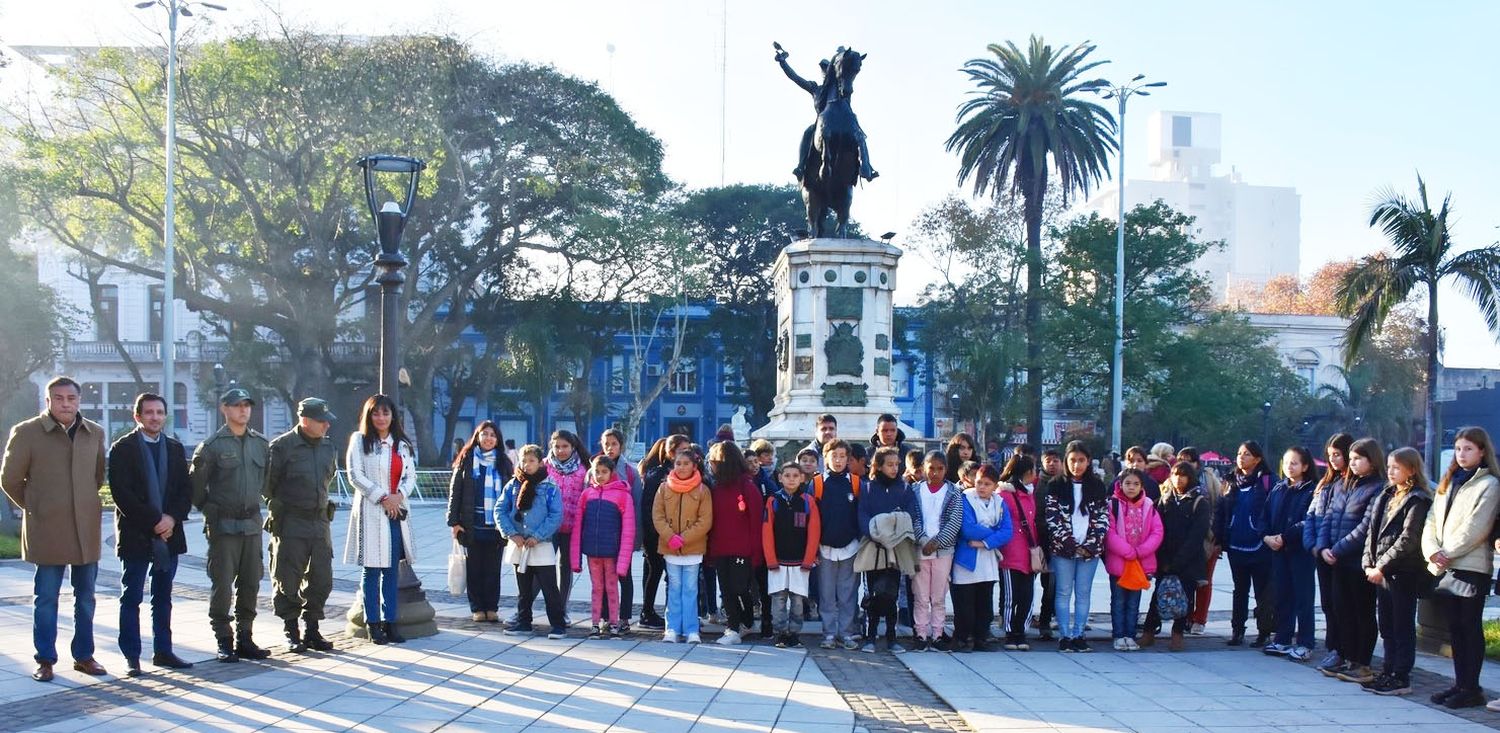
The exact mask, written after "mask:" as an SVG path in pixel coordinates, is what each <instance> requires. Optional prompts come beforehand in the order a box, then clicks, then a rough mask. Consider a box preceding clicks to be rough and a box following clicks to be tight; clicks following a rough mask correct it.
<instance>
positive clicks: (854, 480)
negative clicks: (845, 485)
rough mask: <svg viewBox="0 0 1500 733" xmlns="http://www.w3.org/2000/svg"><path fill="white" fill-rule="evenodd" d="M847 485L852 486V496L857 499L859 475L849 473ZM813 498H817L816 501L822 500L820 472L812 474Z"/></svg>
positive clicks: (821, 475)
mask: <svg viewBox="0 0 1500 733" xmlns="http://www.w3.org/2000/svg"><path fill="white" fill-rule="evenodd" d="M849 485H850V486H851V487H852V488H853V492H854V498H856V499H858V498H859V477H858V476H855V475H854V474H852V473H851V474H849ZM813 498H814V499H816V500H818V501H822V500H823V474H821V473H820V474H818V475H816V476H813Z"/></svg>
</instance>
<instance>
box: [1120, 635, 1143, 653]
mask: <svg viewBox="0 0 1500 733" xmlns="http://www.w3.org/2000/svg"><path fill="white" fill-rule="evenodd" d="M1140 649H1141V645H1140V644H1137V643H1135V639H1127V638H1123V637H1122V638H1119V639H1115V651H1117V652H1136V651H1140Z"/></svg>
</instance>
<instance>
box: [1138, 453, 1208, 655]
mask: <svg viewBox="0 0 1500 733" xmlns="http://www.w3.org/2000/svg"><path fill="white" fill-rule="evenodd" d="M1161 488H1162V491H1161V505H1160V506H1158V507H1157V510H1156V511H1157V514H1160V515H1161V526H1162V542H1161V547H1159V548H1157V550H1156V578H1157V585H1156V590H1154V591H1152V594H1151V608H1150V610H1149V611H1148V612H1147V615H1146V629H1147V630H1146V632H1144V633H1143V634H1142V635H1141V641H1140V645H1141V646H1142V647H1148V646H1151V645H1152V644H1154V643H1156V630H1158V629H1160V628H1161V617H1160V614H1159V613H1158V611H1157V605H1156V600H1157V595H1156V594H1157V592H1158V591H1160V590H1161V579H1162V578H1165V577H1167V576H1169V575H1175V576H1177V579H1178V580H1179V581H1181V582H1182V590H1183V595H1185V596H1187V603H1188V608H1187V613H1184V614H1182V615H1181V616H1178V617H1177V618H1175V619H1173V620H1172V643H1171V646H1170V647H1169V648H1170V649H1171V650H1172V651H1174V652H1177V651H1182V648H1183V634H1185V633H1186V632H1187V628H1188V624H1189V618H1190V617H1191V616H1192V613H1193V603H1194V596H1195V595H1196V593H1195V591H1196V590H1197V589H1198V584H1199V583H1200V582H1202V581H1203V580H1204V579H1205V576H1206V575H1207V573H1208V555H1207V553H1205V552H1204V550H1203V540H1204V538H1206V537H1207V536H1208V529H1209V525H1211V524H1212V523H1213V512H1212V511H1211V510H1210V509H1209V503H1208V497H1206V496H1204V495H1203V488H1202V487H1200V486H1199V485H1198V471H1197V469H1195V468H1193V465H1192V464H1191V463H1185V462H1181V461H1179V462H1178V463H1177V465H1175V466H1173V467H1172V473H1171V475H1170V476H1169V477H1168V478H1167V481H1166V483H1164V484H1162V487H1161Z"/></svg>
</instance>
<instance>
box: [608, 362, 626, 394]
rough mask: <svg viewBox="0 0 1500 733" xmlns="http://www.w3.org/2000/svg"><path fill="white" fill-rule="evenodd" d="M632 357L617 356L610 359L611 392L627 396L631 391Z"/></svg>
mask: <svg viewBox="0 0 1500 733" xmlns="http://www.w3.org/2000/svg"><path fill="white" fill-rule="evenodd" d="M629 364H630V357H628V356H626V355H624V354H615V355H614V356H612V357H610V358H609V391H610V392H611V393H613V394H625V393H627V392H628V391H630V370H629Z"/></svg>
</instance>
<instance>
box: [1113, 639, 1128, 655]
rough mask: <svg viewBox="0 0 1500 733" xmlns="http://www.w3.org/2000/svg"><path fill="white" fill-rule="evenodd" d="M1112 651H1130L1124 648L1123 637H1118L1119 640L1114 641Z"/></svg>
mask: <svg viewBox="0 0 1500 733" xmlns="http://www.w3.org/2000/svg"><path fill="white" fill-rule="evenodd" d="M1114 649H1115V651H1117V652H1126V651H1130V647H1128V646H1125V638H1124V637H1119V638H1117V639H1115V643H1114Z"/></svg>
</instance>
